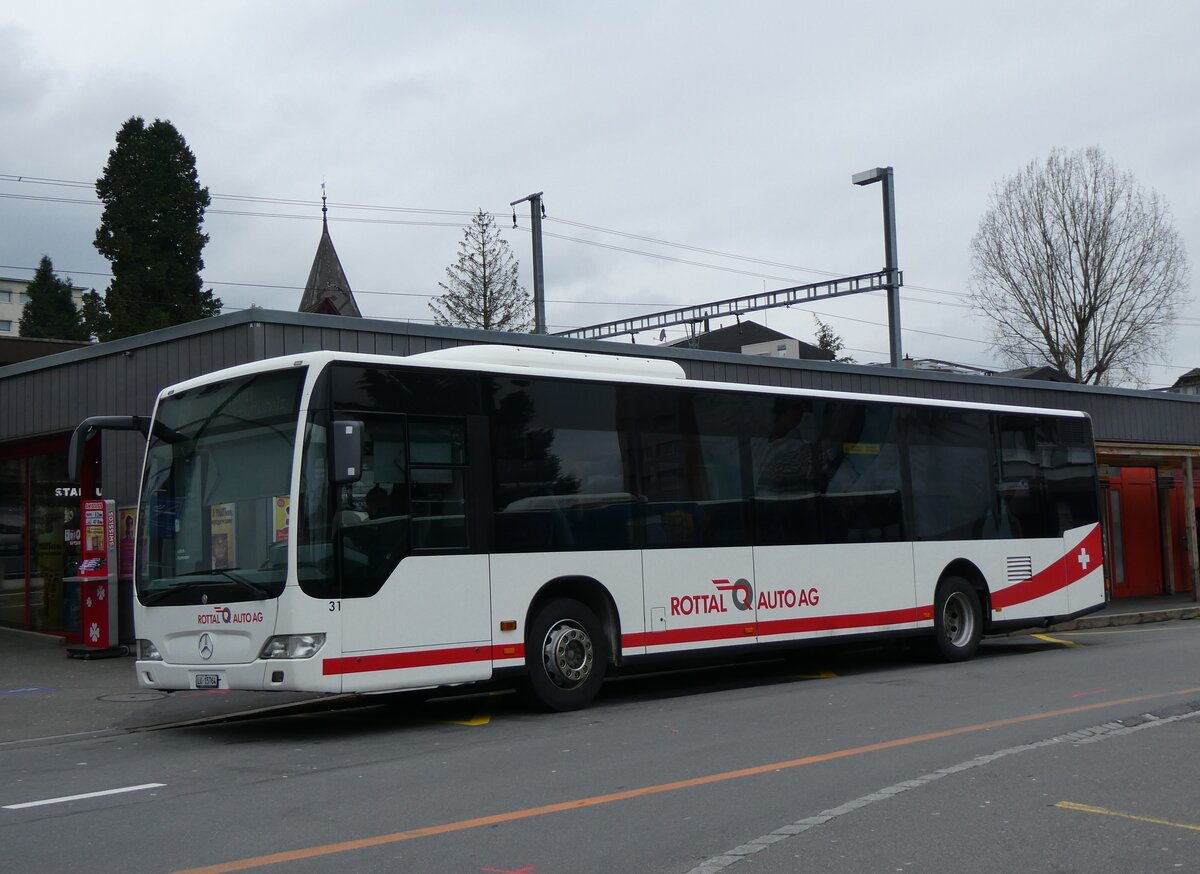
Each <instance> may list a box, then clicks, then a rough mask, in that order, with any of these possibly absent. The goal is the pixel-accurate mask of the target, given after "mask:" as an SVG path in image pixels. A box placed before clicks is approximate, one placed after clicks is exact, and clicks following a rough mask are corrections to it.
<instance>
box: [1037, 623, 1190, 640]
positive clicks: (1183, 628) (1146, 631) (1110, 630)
mask: <svg viewBox="0 0 1200 874" xmlns="http://www.w3.org/2000/svg"><path fill="white" fill-rule="evenodd" d="M1151 624H1152V625H1153V627H1149V628H1148V627H1146V626H1142V625H1139V626H1137V627H1136V628H1106V629H1104V630H1103V631H1060V632H1059V634H1065V635H1069V636H1071V637H1082V636H1083V635H1085V634H1152V633H1154V632H1157V633H1159V634H1162V633H1163V632H1165V631H1192V630H1194V629H1191V628H1187V627H1186V626H1183V625H1175V626H1172V627H1170V628H1162V627H1161V625H1162V623H1159V622H1155V623H1151Z"/></svg>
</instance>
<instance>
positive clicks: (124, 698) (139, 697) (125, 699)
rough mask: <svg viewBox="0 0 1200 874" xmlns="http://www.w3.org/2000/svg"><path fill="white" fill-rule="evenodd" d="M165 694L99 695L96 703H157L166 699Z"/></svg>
mask: <svg viewBox="0 0 1200 874" xmlns="http://www.w3.org/2000/svg"><path fill="white" fill-rule="evenodd" d="M166 697H167V693H166V692H125V693H123V694H120V695H101V696H100V697H99V698H97V699H96V700H97V701H116V702H118V703H126V704H128V703H130V702H133V701H157V700H158V699H159V698H166Z"/></svg>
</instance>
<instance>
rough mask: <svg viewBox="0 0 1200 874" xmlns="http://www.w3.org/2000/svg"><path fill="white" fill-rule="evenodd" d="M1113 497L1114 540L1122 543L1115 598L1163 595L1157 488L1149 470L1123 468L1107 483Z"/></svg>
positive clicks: (1119, 551)
mask: <svg viewBox="0 0 1200 874" xmlns="http://www.w3.org/2000/svg"><path fill="white" fill-rule="evenodd" d="M1109 488H1110V489H1111V492H1112V494H1114V495H1115V496H1116V501H1115V502H1114V503H1113V509H1114V510H1115V511H1116V515H1118V516H1119V519H1118V518H1114V519H1113V520H1112V521H1113V536H1114V537H1119V538H1120V539H1121V543H1120V548H1119V549H1118V550H1117V552H1118V556H1116V557H1115V558H1114V560H1115V561H1121V562H1122V567H1120V568H1114V573H1113V576H1114V580H1113V597H1114V598H1144V597H1147V596H1151V595H1161V594H1162V593H1163V582H1162V580H1163V568H1162V538H1161V535H1160V529H1159V522H1158V484H1157V482H1156V473H1155V470H1154V468H1152V467H1123V468H1121V469H1120V477H1119V479H1118V478H1117V477H1116V476H1114V477H1113V478H1112V479H1111V480H1110V482H1109Z"/></svg>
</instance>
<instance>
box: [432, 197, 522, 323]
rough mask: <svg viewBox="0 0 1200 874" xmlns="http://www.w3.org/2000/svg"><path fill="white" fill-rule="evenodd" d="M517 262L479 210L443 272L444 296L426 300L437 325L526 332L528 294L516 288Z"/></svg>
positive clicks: (497, 232) (490, 218)
mask: <svg viewBox="0 0 1200 874" xmlns="http://www.w3.org/2000/svg"><path fill="white" fill-rule="evenodd" d="M517 266H518V262H517V260H516V259H515V258H513V256H512V252H511V251H509V248H508V243H507V242H505V240H504V239H503V238H502V237H501V236H500V231H499V229H497V227H496V223H495V221H493V219H492V217H491V216H490V215H489V214H488V213H486V212H484V211H483V210H482V209H481V210H480V211H479V212H478V213H477V214H476V215H475V216H474V217H472V219H471V223H470V224H469V225H467V227H466V228H464V229H463V238H462V241H461V242H459V244H458V261H457V262H455V263H454V264H452V265H451V266H449V267H447V268H446V280H447V281H446V282H439V283H438V287H439V288H441V289H442V291H443V293H442V295H441V296H440V297H438V298H437V299H436V300H433V301H430V303H429V308H430V309H431V310H433V320H434V322H435V323H436V324H439V325H458V326H460V327H465V328H482V329H484V330H487V331H514V332H522V331H529V329H530V328H531V327H532V326H533V322H532V319H531V318H530V308H531V303H530V300H529V293H528V292H527V291H525V289H524V288H522V287H521V286H520V284H519V283H518V274H517Z"/></svg>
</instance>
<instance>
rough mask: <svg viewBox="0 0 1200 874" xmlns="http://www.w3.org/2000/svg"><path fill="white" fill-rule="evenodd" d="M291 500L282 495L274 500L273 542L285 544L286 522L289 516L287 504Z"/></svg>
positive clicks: (286, 535) (289, 509)
mask: <svg viewBox="0 0 1200 874" xmlns="http://www.w3.org/2000/svg"><path fill="white" fill-rule="evenodd" d="M290 501H291V499H290V498H289V497H288V496H287V495H284V496H283V497H281V498H276V499H275V542H276V543H287V539H288V522H289V519H290V515H291V512H290V511H291V507H290V506H289V502H290Z"/></svg>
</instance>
